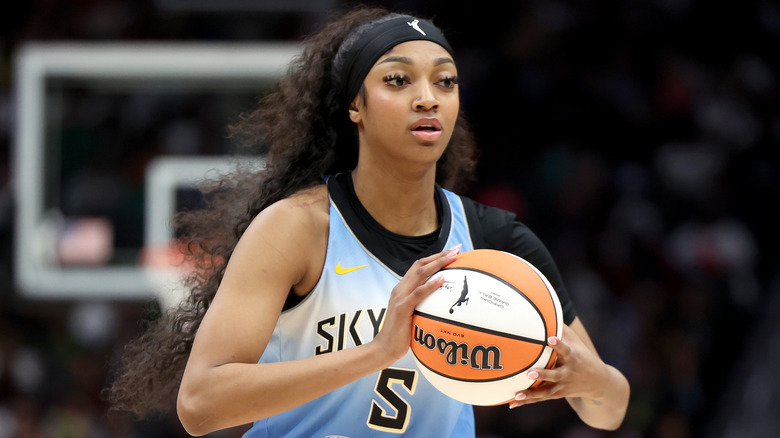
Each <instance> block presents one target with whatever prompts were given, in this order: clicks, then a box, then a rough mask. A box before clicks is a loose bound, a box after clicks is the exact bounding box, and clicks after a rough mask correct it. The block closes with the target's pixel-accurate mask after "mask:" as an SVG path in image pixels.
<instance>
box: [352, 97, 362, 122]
mask: <svg viewBox="0 0 780 438" xmlns="http://www.w3.org/2000/svg"><path fill="white" fill-rule="evenodd" d="M359 100H360V96H356V97H355V100H353V101H352V103H351V104H350V105H349V119H350V120H352V123H355V124H359V123H360V121H361V120H362V117H361V114H360V109H359V108H360V102H358V101H359Z"/></svg>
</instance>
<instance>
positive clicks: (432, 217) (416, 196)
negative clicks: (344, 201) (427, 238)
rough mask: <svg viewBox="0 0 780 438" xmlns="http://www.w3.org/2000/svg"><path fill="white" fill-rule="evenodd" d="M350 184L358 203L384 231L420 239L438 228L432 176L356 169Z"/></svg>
mask: <svg viewBox="0 0 780 438" xmlns="http://www.w3.org/2000/svg"><path fill="white" fill-rule="evenodd" d="M352 182H353V184H354V186H355V193H356V194H357V197H358V199H359V200H360V203H361V204H363V207H365V209H366V210H367V211H368V212H369V213H370V214H371V216H372V217H373V218H374V220H376V221H377V222H378V223H379V224H381V225H382V226H383V227H385V228H386V229H387V230H389V231H392V232H394V233H396V234H401V235H405V236H422V235H425V234H429V233H431V232H433V231H435V230H436V229H437V228H438V226H439V217H438V214H437V211H436V201H435V197H434V191H435V185H436V184H435V183H436V175H435V172H429V173H427V174H425V175H422V176H421V175H414V176H412V175H408V174H399V173H394V172H392V170H391V169H371V170H368V169H364V168H361V167H360V166H358V167H357V168H356V169H355V170H353V171H352Z"/></svg>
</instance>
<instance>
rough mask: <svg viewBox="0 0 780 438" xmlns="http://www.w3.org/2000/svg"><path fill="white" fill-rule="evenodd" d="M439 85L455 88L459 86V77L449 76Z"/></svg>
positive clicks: (440, 81)
mask: <svg viewBox="0 0 780 438" xmlns="http://www.w3.org/2000/svg"><path fill="white" fill-rule="evenodd" d="M439 85H441V86H442V87H444V88H455V86H456V85H458V77H457V76H447V77H445V78H442V79H440V80H439Z"/></svg>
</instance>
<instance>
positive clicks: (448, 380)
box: [411, 249, 563, 406]
mask: <svg viewBox="0 0 780 438" xmlns="http://www.w3.org/2000/svg"><path fill="white" fill-rule="evenodd" d="M440 272H441V274H442V275H443V276H444V284H443V285H442V286H441V287H440V288H439V289H438V290H436V291H434V292H433V294H431V295H430V296H428V297H426V298H425V300H423V301H422V302H421V303H420V304H419V305H418V306H417V308H416V309H415V312H414V316H413V319H412V329H413V334H412V344H411V349H412V353H413V355H414V358H415V361H416V362H417V365H418V367H419V368H420V370H421V372H422V374H423V375H424V376H425V377H426V379H427V380H428V381H429V382H430V383H431V384H432V385H433V386H434V387H436V388H437V389H438V390H439V391H441V392H443V393H444V394H446V395H448V396H450V397H452V398H454V399H456V400H459V401H461V402H464V403H469V404H473V405H483V406H486V405H496V404H502V403H506V402H509V401H510V400H512V399H514V397H515V395H516V393H517V392H518V391H522V390H524V389H527V388H529V387H532V386H534V385H535V384H537V382H536V381H535V380H532V379H529V378H528V377H527V376H526V373H525V371H527V370H529V369H531V368H550V367H552V366H553V365H554V363H555V358H556V355H555V353H554V351H553V350H552V348H550V347H549V346H548V345H547V338H548V337H550V336H558V337H560V336H561V333H562V331H563V315H562V311H561V304H560V301H559V300H558V296H557V295H556V293H555V291H554V290H553V288H552V286H551V285H550V283H549V281H547V279H546V278H545V277H544V275H543V274H542V273H541V272H540V271H539V270H538V269H537V268H536V267H534V266H533V265H532V264H530V263H529V262H527V261H526V260H524V259H522V258H520V257H517V256H515V255H512V254H509V253H507V252H503V251H497V250H490V249H478V250H473V251H466V252H464V253H462V254H459V255H458V257H457V259H455V261H453V262H452V263H450V264H449V265H447V266H446V267H445V268H444V269H442V270H441V271H440Z"/></svg>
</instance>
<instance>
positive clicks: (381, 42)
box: [339, 15, 453, 104]
mask: <svg viewBox="0 0 780 438" xmlns="http://www.w3.org/2000/svg"><path fill="white" fill-rule="evenodd" d="M369 25H370V24H369ZM360 30H361V29H360V28H358V30H356V31H355V32H359V31H360ZM417 40H427V41H432V42H434V43H436V44H438V45H440V46H442V47H444V49H445V50H447V51H448V52H449V53H450V55H452V54H453V53H452V47H450V44H449V43H448V42H447V39H446V38H445V37H444V34H443V33H442V32H441V31H440V30H439V29H438V28H437V27H436V26H434V25H433V23H431V22H430V21H428V20H421V19H418V18H414V17H412V16H409V15H402V16H398V17H395V18H391V19H389V20H386V21H381V22H379V23H377V24H375V25H373V26H371V27H370V28H369V29H368V30H366V31H365V32H363V33H362V34H360V35H358V36H357V38H356V39H354V40H350V38H349V37H348V38H347V40H345V43H347V41H349V42H350V43H351V44H343V45H342V47H341V48H340V49H339V52H342V51H343V52H344V53H343V54H342V53H339V55H341V56H343V63H342V65H343V69H342V70H341V72H342V81H341V83H342V92H343V96H344V99H345V101H346V103H347V104H349V103H350V102H351V101H352V99H354V98H355V96H356V95H357V93H358V91H359V90H360V87H361V85H363V80H364V79H365V78H366V75H368V72H369V70H371V67H373V66H374V63H375V62H376V61H377V59H379V57H380V56H382V55H383V54H385V53H386V52H387V51H388V50H390V49H392V48H393V47H395V46H397V45H398V44H401V43H404V42H407V41H417ZM344 46H348V47H344Z"/></svg>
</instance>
